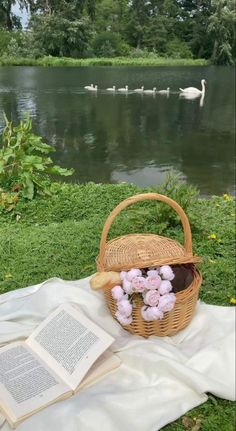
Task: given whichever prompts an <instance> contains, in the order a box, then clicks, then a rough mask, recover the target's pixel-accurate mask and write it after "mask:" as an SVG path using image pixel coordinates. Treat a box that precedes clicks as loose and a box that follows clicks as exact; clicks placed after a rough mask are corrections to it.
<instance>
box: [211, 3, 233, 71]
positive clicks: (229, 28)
mask: <svg viewBox="0 0 236 431" xmlns="http://www.w3.org/2000/svg"><path fill="white" fill-rule="evenodd" d="M212 3H213V7H214V12H213V14H212V15H211V16H210V18H209V24H208V29H207V30H208V34H209V35H210V36H211V37H212V39H213V49H212V56H211V58H212V61H213V63H215V64H233V58H234V57H235V52H233V47H234V48H235V23H236V11H235V0H212Z"/></svg>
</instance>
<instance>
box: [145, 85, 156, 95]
mask: <svg viewBox="0 0 236 431" xmlns="http://www.w3.org/2000/svg"><path fill="white" fill-rule="evenodd" d="M143 92H144V93H145V94H155V93H156V87H153V89H152V90H143Z"/></svg>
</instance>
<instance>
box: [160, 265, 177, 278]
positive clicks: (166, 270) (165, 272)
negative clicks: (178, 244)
mask: <svg viewBox="0 0 236 431" xmlns="http://www.w3.org/2000/svg"><path fill="white" fill-rule="evenodd" d="M160 274H161V276H162V278H163V279H164V280H170V281H171V280H173V278H174V277H175V274H174V273H173V271H172V268H171V267H170V266H169V265H163V266H161V267H160Z"/></svg>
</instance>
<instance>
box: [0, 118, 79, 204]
mask: <svg viewBox="0 0 236 431" xmlns="http://www.w3.org/2000/svg"><path fill="white" fill-rule="evenodd" d="M4 116H5V115H4ZM5 121H6V126H5V129H4V130H3V133H2V148H1V149H0V187H2V189H1V191H2V192H4V193H5V192H8V193H18V194H19V195H20V196H22V197H24V198H26V199H33V197H34V196H35V194H36V193H37V192H43V193H45V192H47V190H49V189H50V184H51V182H50V175H52V174H53V175H54V174H55V175H66V176H67V175H71V174H72V173H73V170H71V169H70V170H68V169H63V168H60V167H59V166H56V165H53V164H52V163H53V162H52V160H51V158H50V157H48V154H49V153H51V152H52V151H54V148H53V147H51V146H50V145H47V144H45V143H43V142H42V138H41V137H40V136H36V135H35V134H33V133H32V131H31V130H32V121H31V119H30V118H29V117H27V118H26V119H25V120H22V121H21V122H20V124H19V125H18V126H16V127H13V125H12V123H11V122H10V121H8V119H7V117H6V116H5ZM7 204H8V202H7Z"/></svg>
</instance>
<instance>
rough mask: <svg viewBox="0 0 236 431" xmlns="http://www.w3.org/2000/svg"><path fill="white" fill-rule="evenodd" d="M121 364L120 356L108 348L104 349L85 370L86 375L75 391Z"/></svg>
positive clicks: (85, 386) (90, 383)
mask: <svg viewBox="0 0 236 431" xmlns="http://www.w3.org/2000/svg"><path fill="white" fill-rule="evenodd" d="M120 364H121V360H120V358H119V357H118V356H117V355H116V354H115V353H113V352H111V351H110V350H109V349H108V350H106V351H105V352H104V353H103V354H102V355H101V356H99V358H98V359H97V360H96V361H95V362H94V364H93V365H92V367H91V368H90V369H89V371H88V372H87V374H86V376H85V377H84V378H83V380H82V382H81V383H80V384H79V386H78V388H77V389H76V392H78V391H80V390H81V389H84V388H87V387H88V386H90V385H92V384H93V383H95V382H96V381H97V380H99V379H100V378H101V377H103V376H104V375H106V374H107V373H109V371H112V370H114V369H115V368H117V367H119V366H120Z"/></svg>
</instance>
